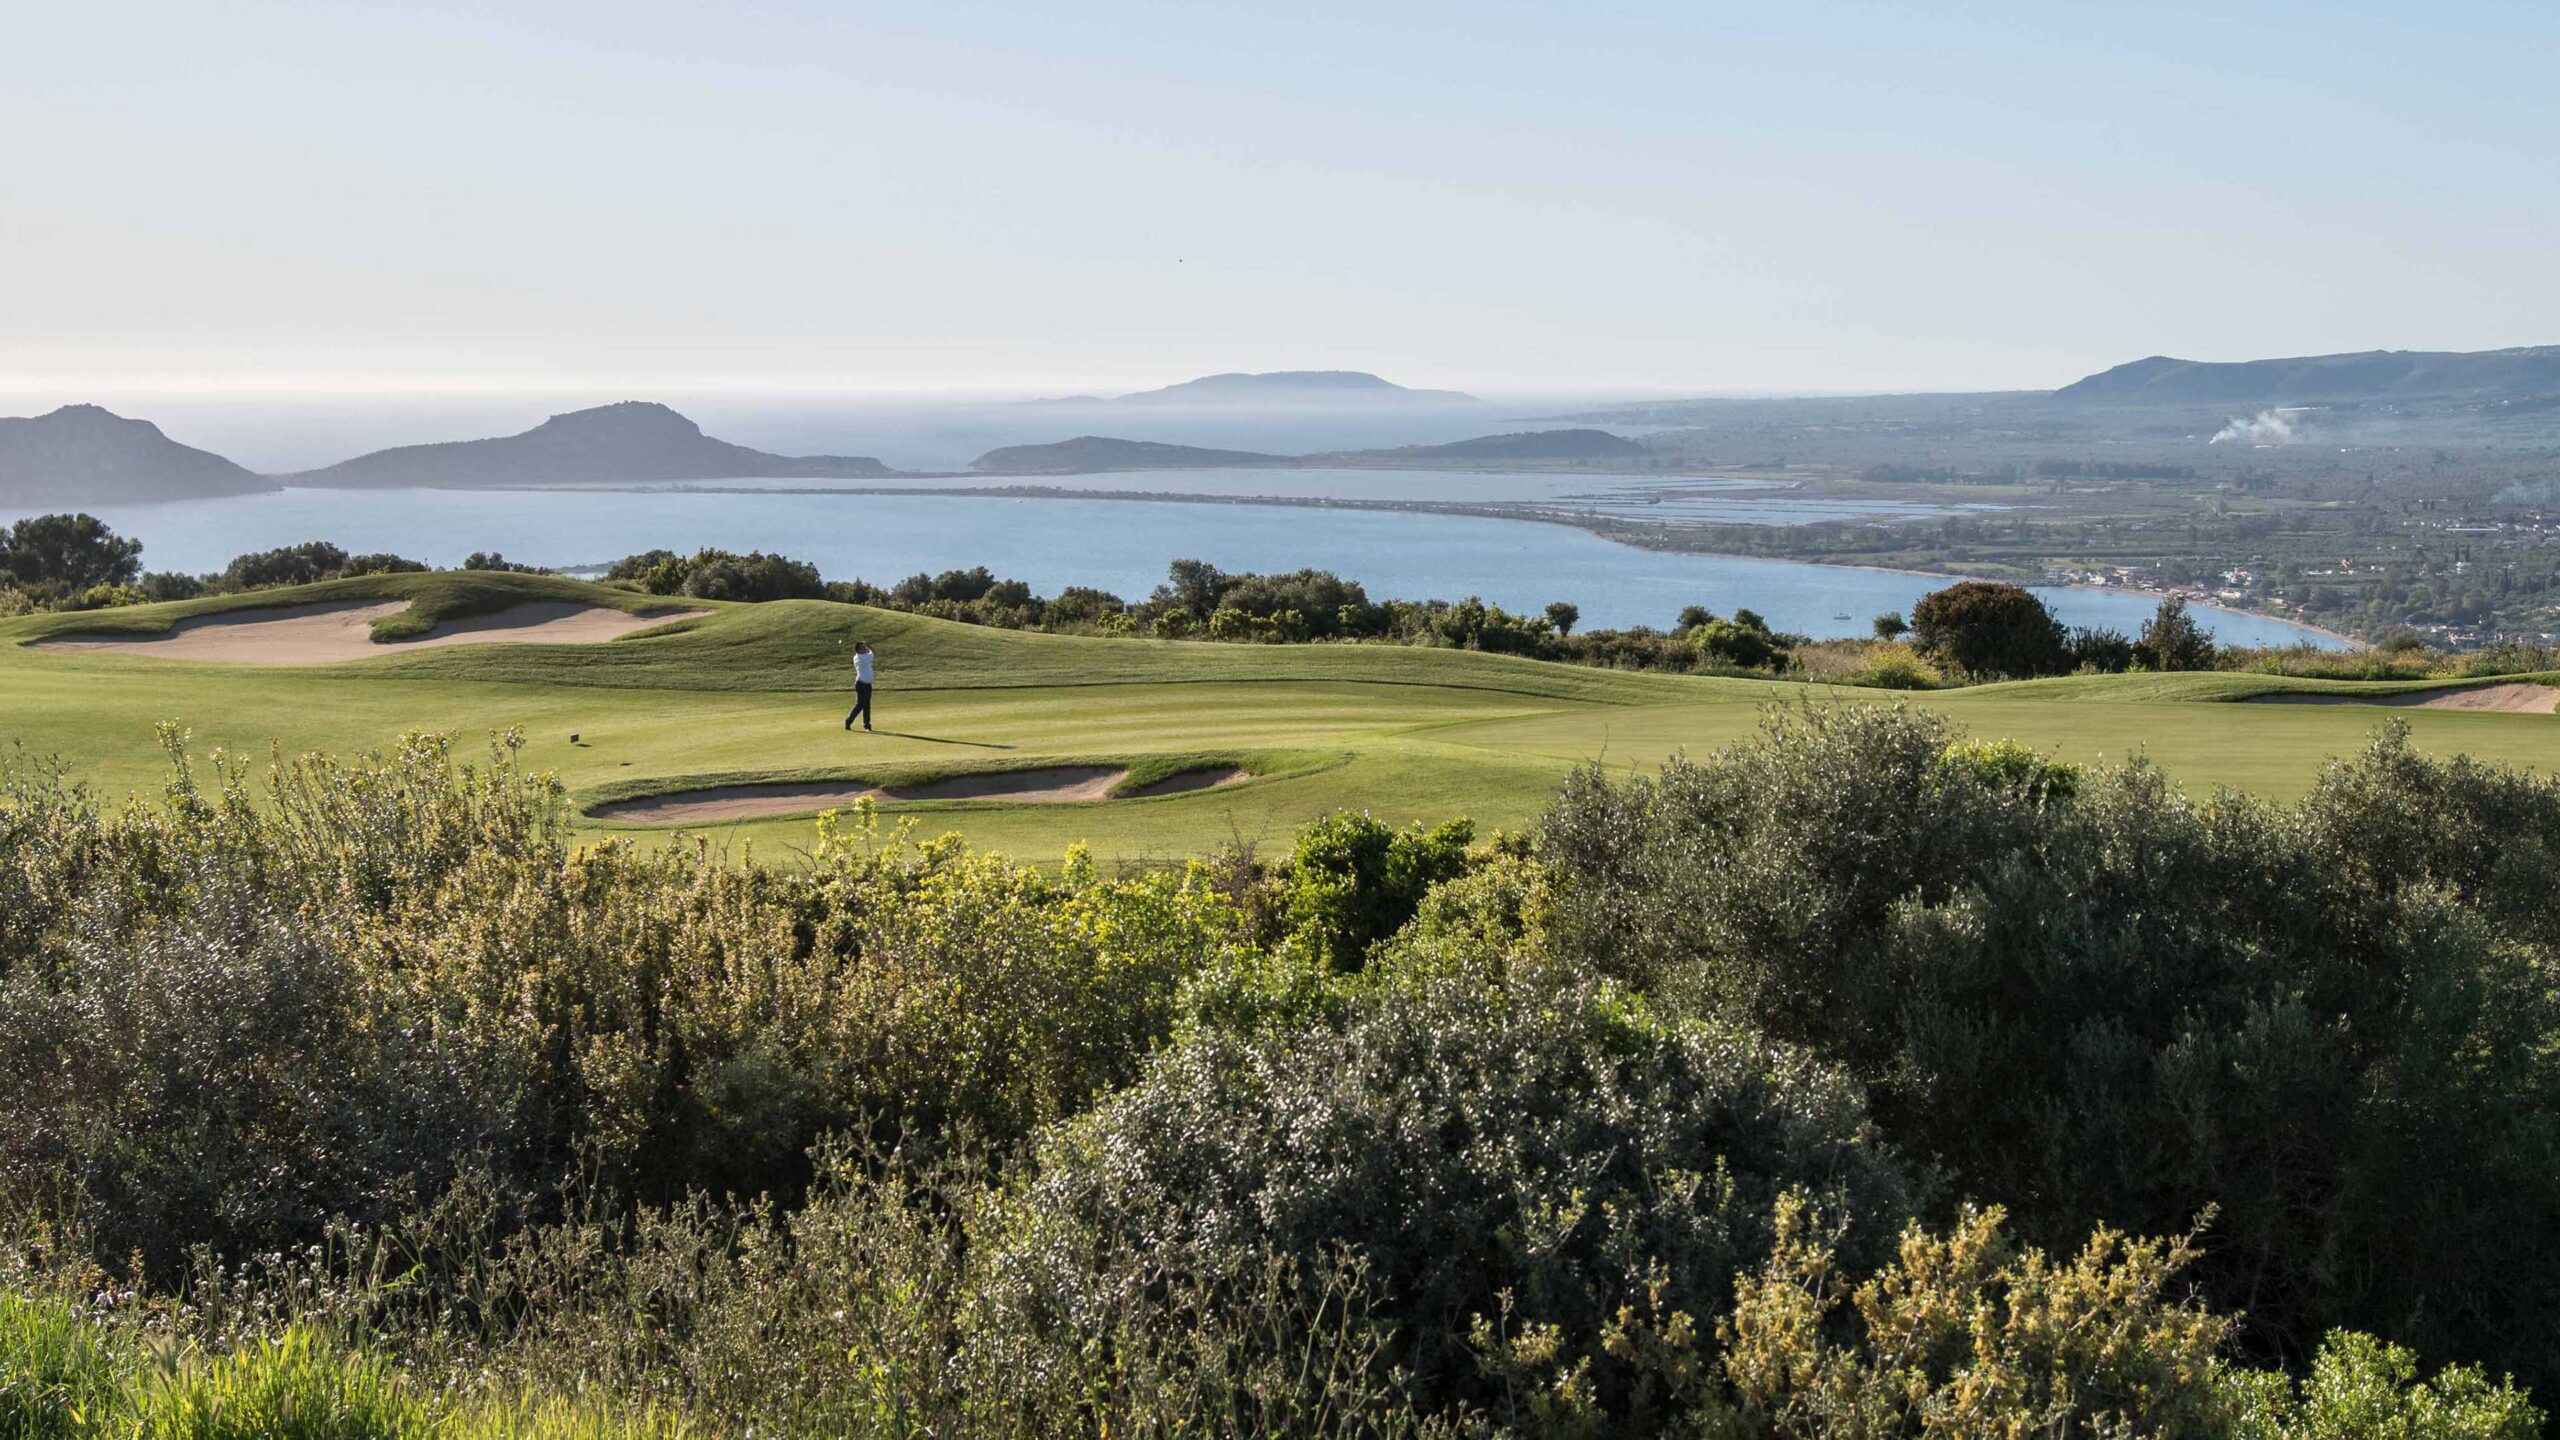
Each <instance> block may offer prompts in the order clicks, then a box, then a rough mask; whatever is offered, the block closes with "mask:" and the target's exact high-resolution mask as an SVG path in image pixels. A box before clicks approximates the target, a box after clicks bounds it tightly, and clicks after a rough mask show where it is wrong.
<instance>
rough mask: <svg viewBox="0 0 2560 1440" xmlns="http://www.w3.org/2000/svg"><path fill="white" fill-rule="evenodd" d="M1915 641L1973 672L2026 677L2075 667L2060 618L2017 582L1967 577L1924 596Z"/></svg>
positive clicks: (1916, 614)
mask: <svg viewBox="0 0 2560 1440" xmlns="http://www.w3.org/2000/svg"><path fill="white" fill-rule="evenodd" d="M1911 639H1912V643H1913V644H1914V645H1915V646H1917V647H1918V648H1919V649H1920V651H1921V653H1923V654H1925V655H1928V656H1929V657H1931V658H1932V659H1935V660H1937V661H1939V662H1940V663H1941V664H1947V665H1953V666H1955V667H1956V668H1957V669H1959V670H1963V671H1965V672H1966V673H1968V674H1972V675H1988V676H2004V677H2007V678H2010V679H2025V678H2028V677H2032V676H2037V675H2059V674H2062V673H2063V672H2065V671H2067V670H2069V669H2070V668H2071V652H2070V646H2069V644H2068V643H2067V641H2066V637H2065V636H2064V634H2063V630H2062V624H2061V622H2060V621H2057V620H2055V619H2054V618H2053V613H2052V612H2051V611H2049V610H2047V609H2045V608H2044V602H2043V601H2041V600H2039V599H2037V598H2036V597H2035V596H2034V595H2033V594H2031V593H2029V592H2027V591H2025V590H2021V589H2019V588H2018V587H2017V586H2015V585H1998V584H1991V583H1988V582H1984V581H1979V580H1967V581H1965V582H1963V583H1962V584H1957V585H1950V586H1948V587H1947V588H1946V589H1944V590H1934V591H1931V592H1930V593H1929V594H1927V595H1923V596H1921V597H1920V603H1919V604H1917V605H1914V606H1912V607H1911Z"/></svg>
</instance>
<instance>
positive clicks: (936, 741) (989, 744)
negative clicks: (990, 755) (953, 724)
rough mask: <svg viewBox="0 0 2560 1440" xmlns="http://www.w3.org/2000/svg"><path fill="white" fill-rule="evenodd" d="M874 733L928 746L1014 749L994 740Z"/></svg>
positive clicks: (890, 732)
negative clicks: (914, 741) (917, 741)
mask: <svg viewBox="0 0 2560 1440" xmlns="http://www.w3.org/2000/svg"><path fill="white" fill-rule="evenodd" d="M873 733H875V734H879V735H886V736H888V737H889V738H890V739H892V740H921V741H923V742H924V743H926V744H927V745H974V746H976V747H977V748H978V749H981V750H1010V749H1012V748H1013V747H1012V746H1010V745H998V744H997V743H995V742H994V741H992V740H954V739H951V738H950V737H949V736H945V735H914V734H910V733H908V732H907V731H904V730H879V731H875V732H873Z"/></svg>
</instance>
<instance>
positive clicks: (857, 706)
mask: <svg viewBox="0 0 2560 1440" xmlns="http://www.w3.org/2000/svg"><path fill="white" fill-rule="evenodd" d="M856 720H859V721H861V722H862V728H863V729H865V730H868V729H870V728H871V687H870V686H868V685H856V686H854V687H853V713H852V714H850V715H847V716H845V717H844V723H845V724H846V725H847V726H851V725H852V724H853V722H854V721H856Z"/></svg>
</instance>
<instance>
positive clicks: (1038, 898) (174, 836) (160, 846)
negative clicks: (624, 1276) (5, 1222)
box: [0, 738, 1240, 1276]
mask: <svg viewBox="0 0 2560 1440" xmlns="http://www.w3.org/2000/svg"><path fill="white" fill-rule="evenodd" d="M180 763H181V767H182V768H181V769H180V772H179V778H178V780H177V782H176V784H175V786H174V787H173V790H172V796H173V798H172V800H171V802H170V803H169V804H168V805H167V806H165V807H162V808H157V809H151V808H141V809H133V810H123V811H117V812H113V813H101V812H100V811H98V810H97V808H96V807H95V806H94V805H93V804H92V803H91V802H89V801H88V800H87V799H86V798H85V797H82V796H81V795H79V794H78V793H76V792H73V791H69V790H66V789H64V788H62V787H61V786H59V785H58V784H56V783H53V782H51V781H49V780H48V779H47V778H46V777H45V776H43V775H42V774H41V772H32V771H21V772H19V773H17V774H16V775H15V776H14V777H12V778H10V779H9V781H8V783H7V786H6V787H5V789H0V841H5V842H7V843H5V844H0V1188H5V1190H6V1192H7V1193H8V1194H9V1195H12V1196H19V1197H28V1196H37V1195H44V1196H50V1197H61V1196H64V1195H66V1194H67V1196H68V1197H69V1198H70V1199H72V1200H75V1201H76V1202H77V1204H78V1205H79V1207H80V1208H81V1211H82V1213H83V1215H84V1216H85V1218H86V1219H87V1220H88V1221H89V1223H90V1224H91V1225H92V1227H93V1228H94V1231H95V1236H96V1240H97V1243H98V1244H99V1246H100V1248H101V1251H102V1253H104V1254H107V1255H112V1256H122V1255H124V1254H126V1253H128V1252H140V1253H141V1254H142V1255H143V1256H144V1257H145V1258H146V1260H147V1261H148V1262H149V1263H150V1265H151V1268H152V1270H153V1273H155V1274H158V1275H162V1276H166V1275H168V1274H170V1273H172V1272H173V1271H174V1270H175V1268H176V1267H177V1266H178V1265H179V1263H180V1261H181V1259H182V1257H183V1256H184V1255H185V1253H186V1252H187V1250H188V1249H189V1248H190V1247H193V1246H196V1245H199V1244H203V1245H209V1246H211V1247H213V1248H214V1250H215V1251H216V1252H217V1253H221V1254H238V1253H243V1252H246V1251H251V1250H256V1249H263V1248H268V1247H272V1246H278V1245H284V1244H291V1243H298V1242H302V1241H307V1240H309V1239H310V1238H312V1237H313V1236H314V1235H315V1234H316V1233H317V1231H318V1229H319V1228H320V1227H321V1226H322V1224H323V1223H324V1222H325V1221H326V1220H327V1219H328V1218H329V1217H331V1216H333V1215H345V1216H349V1217H353V1218H355V1219H357V1220H360V1221H367V1222H379V1221H382V1220H384V1219H386V1218H388V1217H390V1216H392V1215H394V1214H397V1213H399V1212H400V1211H401V1210H403V1209H404V1208H406V1207H408V1206H411V1205H415V1204H417V1203H419V1201H420V1199H421V1197H433V1196H434V1195H437V1194H439V1193H441V1192H442V1191H443V1190H444V1189H445V1188H446V1187H448V1186H449V1185H450V1184H452V1183H453V1182H454V1181H455V1179H456V1178H457V1177H458V1176H460V1175H462V1174H464V1173H465V1172H467V1171H471V1170H475V1169H476V1170H483V1171H486V1172H487V1173H488V1174H489V1175H490V1176H491V1177H493V1178H494V1179H496V1180H497V1181H499V1182H502V1189H504V1190H505V1192H506V1193H507V1194H508V1195H510V1196H512V1197H514V1198H513V1199H512V1200H511V1201H510V1202H509V1203H514V1204H531V1203H534V1202H535V1201H537V1200H539V1199H540V1198H541V1197H543V1196H545V1195H547V1194H548V1193H549V1192H550V1191H551V1190H552V1189H553V1188H554V1187H555V1186H556V1185H558V1184H559V1183H560V1182H562V1181H563V1180H565V1179H567V1178H568V1177H570V1176H572V1175H584V1176H586V1177H588V1178H589V1179H590V1180H591V1181H597V1182H602V1183H605V1184H608V1185H612V1186H616V1187H627V1188H629V1189H631V1190H634V1191H637V1192H639V1193H642V1194H649V1195H670V1194H675V1193H680V1192H682V1191H683V1190H685V1189H688V1188H692V1187H701V1188H706V1189H711V1190H714V1191H725V1192H734V1193H738V1194H742V1195H753V1194H755V1193H758V1192H760V1191H765V1190H777V1191H784V1192H788V1191H789V1190H791V1189H793V1188H794V1187H796V1186H797V1185H798V1184H799V1183H801V1181H802V1180H803V1179H805V1177H806V1175H807V1171H808V1161H807V1159H806V1155H805V1152H806V1151H807V1150H808V1148H809V1146H810V1145H811V1144H813V1143H814V1142H815V1141H816V1140H818V1139H819V1138H820V1137H821V1136H823V1135H825V1134H827V1133H828V1132H830V1131H840V1130H847V1129H856V1128H862V1127H870V1126H876V1127H879V1128H880V1129H881V1130H882V1131H883V1132H884V1133H889V1132H897V1133H907V1134H913V1135H918V1136H923V1135H948V1136H952V1137H955V1138H956V1137H960V1136H964V1135H965V1136H971V1137H975V1139H976V1141H977V1142H978V1143H984V1144H991V1145H1006V1144H1011V1143H1013V1142H1015V1141H1017V1140H1020V1139H1022V1138H1023V1137H1026V1136H1028V1135H1029V1134H1030V1133H1031V1132H1032V1131H1033V1130H1035V1129H1036V1128H1037V1127H1039V1126H1040V1125H1043V1124H1045V1123H1048V1122H1050V1121H1053V1120H1056V1119H1059V1118H1061V1117H1063V1116H1065V1115H1067V1114H1070V1113H1073V1112H1075V1111H1077V1110H1079V1109H1081V1108H1083V1107H1084V1106H1085V1105H1086V1104H1087V1103H1088V1102H1089V1101H1090V1099H1091V1098H1092V1096H1093V1095H1095V1094H1096V1093H1097V1092H1099V1091H1101V1090H1103V1089H1106V1088H1108V1087H1110V1086H1112V1085H1115V1084H1118V1083H1121V1082H1124V1081H1125V1080H1127V1079H1129V1078H1131V1077H1132V1076H1133V1075H1134V1074H1135V1073H1136V1068H1137V1065H1138V1063H1139V1061H1140V1059H1141V1058H1142V1057H1143V1055H1144V1054H1145V1052H1146V1050H1147V1049H1148V1048H1149V1046H1150V1045H1151V1044H1152V1043H1153V1042H1154V1041H1155V1039H1156V1038H1157V1037H1159V1036H1161V1035H1162V1034H1163V1033H1165V1032H1166V1031H1167V1030H1168V1029H1169V1027H1170V1025H1171V1022H1172V1016H1173V1005H1174V1000H1175V996H1176V994H1177V992H1178V989H1179V986H1180V982H1181V981H1182V979H1183V978H1184V977H1185V976H1186V975H1188V974H1190V973H1191V972H1192V971H1193V970H1194V969H1196V968H1198V967H1200V966H1203V965H1207V964H1212V963H1215V962H1217V961H1218V960H1219V959H1220V957H1221V956H1223V955H1224V954H1226V953H1227V952H1228V951H1229V950H1230V949H1231V948H1232V947H1233V946H1235V945H1236V944H1237V943H1238V941H1239V935H1238V927H1239V923H1240V922H1239V917H1238V915H1237V913H1236V911H1235V910H1234V908H1233V907H1232V906H1231V905H1229V904H1228V903H1227V902H1226V901H1224V900H1223V899H1221V898H1220V897H1219V896H1218V895H1217V894H1216V893H1214V892H1213V891H1212V890H1211V889H1210V888H1209V886H1208V885H1207V883H1206V881H1205V880H1204V879H1202V878H1200V877H1197V876H1194V875H1192V874H1190V873H1188V872H1169V873H1164V872H1159V873H1150V874H1142V875H1136V876H1132V877H1129V878H1126V879H1098V878H1096V877H1094V876H1093V875H1092V874H1091V873H1090V869H1089V867H1086V868H1080V869H1074V870H1071V871H1070V872H1069V873H1067V874H1065V875H1061V876H1057V877H1051V876H1046V875H1043V874H1041V873H1040V872H1038V871H1035V870H1030V869H1027V868H1023V867H1018V866H1011V865H1007V864H1004V863H1002V862H1000V861H997V860H994V859H992V858H989V857H982V856H974V855H970V854H969V853H967V852H966V851H965V850H964V849H962V848H960V847H958V846H957V845H954V844H948V843H937V844H934V845H929V846H916V845H913V844H910V843H907V842H906V841H905V840H903V839H902V838H900V837H896V836H892V837H888V838H887V839H885V840H884V839H882V838H881V837H879V836H878V835H876V834H875V833H873V832H871V831H869V830H866V829H861V828H859V827H856V828H855V829H854V830H852V831H845V830H838V831H834V832H830V834H829V835H827V836H825V837H822V844H821V846H820V857H821V858H820V863H819V864H817V865H815V866H814V867H811V868H809V869H806V870H802V871H796V872H777V871H773V870H768V869H764V868H762V867H754V866H736V865H732V864H729V863H727V862H726V861H725V860H721V859H718V858H715V857H713V856H712V855H711V854H710V852H709V851H708V850H707V849H706V848H703V847H699V846H697V847H689V848H683V849H678V848H672V847H670V848H665V849H659V850H653V851H652V852H649V853H645V854H644V853H641V852H638V851H635V850H632V849H629V848H626V847H621V846H604V847H599V848H598V849H595V850H592V851H587V852H582V853H578V854H572V853H570V851H569V848H568V822H567V815H566V812H565V809H564V807H563V804H562V800H561V796H560V792H559V789H558V787H557V785H556V784H555V783H553V782H551V781H549V780H547V779H540V778H535V777H529V776H526V775H525V774H523V773H522V771H521V770H520V769H519V768H518V767H517V765H516V763H515V760H514V757H513V753H512V751H511V750H509V749H506V748H503V747H502V748H501V749H499V750H498V752H497V753H496V754H495V755H494V756H493V757H492V759H491V761H490V762H489V763H488V764H486V765H483V766H479V767H468V768H460V769H457V768H456V767H455V766H454V765H453V764H452V761H451V758H450V755H449V753H448V750H447V748H446V746H445V745H444V744H443V743H442V742H440V741H434V740H428V739H417V738H413V739H411V740H409V741H407V742H405V743H404V746H403V748H402V749H401V750H399V751H398V752H395V753H393V754H390V755H385V756H376V757H365V758H363V759H360V760H358V761H355V762H352V763H347V764H338V763H333V762H320V761H309V762H296V763H294V764H291V765H288V766H286V767H284V768H282V769H280V770H278V771H277V772H275V773H274V774H273V775H272V776H271V777H270V779H269V782H268V784H267V786H266V788H265V793H264V795H263V796H254V795H253V792H252V790H251V789H250V787H249V786H248V784H247V783H246V781H245V778H244V777H242V776H241V775H240V774H238V773H237V772H236V771H232V772H226V773H224V774H223V775H222V776H221V779H220V784H219V786H218V787H215V788H212V789H205V788H201V787H199V786H198V784H197V783H196V781H195V780H194V779H193V778H192V774H191V772H190V771H189V770H188V769H186V768H184V766H185V761H184V755H183V752H181V755H180Z"/></svg>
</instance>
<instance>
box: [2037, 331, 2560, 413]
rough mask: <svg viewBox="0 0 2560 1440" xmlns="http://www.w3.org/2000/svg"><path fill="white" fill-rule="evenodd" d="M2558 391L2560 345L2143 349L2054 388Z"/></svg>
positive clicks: (2193, 394) (2197, 395) (2389, 395)
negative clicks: (2186, 352) (2246, 352)
mask: <svg viewBox="0 0 2560 1440" xmlns="http://www.w3.org/2000/svg"><path fill="white" fill-rule="evenodd" d="M2555 393H2560V345H2525V346H2517V347H2513V348H2510V349H2505V350H2357V351H2347V352H2342V353H2340V354H2335V355H2293V356H2284V357H2279V358H2275V359H2266V360H2225V361H2213V360H2182V359H2179V358H2177V357H2175V356H2170V355H2146V356H2144V357H2143V358H2141V359H2139V360H2129V361H2126V362H2125V363H2124V364H2122V365H2117V366H2113V367H2111V368H2109V369H2106V370H2101V371H2099V372H2098V373H2097V374H2094V375H2087V376H2083V377H2082V378H2080V379H2078V380H2075V381H2073V382H2072V383H2071V384H2068V385H2065V386H2063V387H2062V388H2061V389H2058V390H2056V391H2054V392H2053V397H2052V398H2054V399H2055V400H2058V401H2062V402H2064V403H2067V404H2108V405H2163V404H2169V405H2195V404H2212V405H2269V404H2280V403H2288V402H2294V401H2318V400H2330V401H2338V400H2391V399H2420V398H2426V399H2438V398H2447V397H2454V396H2472V397H2480V398H2491V397H2512V396H2526V395H2548V394H2555Z"/></svg>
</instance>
